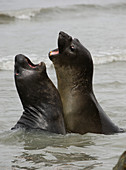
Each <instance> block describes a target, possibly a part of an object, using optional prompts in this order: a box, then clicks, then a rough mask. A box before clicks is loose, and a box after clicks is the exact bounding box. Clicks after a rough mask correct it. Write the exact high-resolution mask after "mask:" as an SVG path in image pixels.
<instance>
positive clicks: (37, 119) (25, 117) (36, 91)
mask: <svg viewBox="0 0 126 170" xmlns="http://www.w3.org/2000/svg"><path fill="white" fill-rule="evenodd" d="M14 74H15V83H16V87H17V91H18V94H19V97H20V99H21V102H22V105H23V109H24V111H23V114H22V116H21V118H20V119H19V120H18V122H17V124H16V125H15V126H14V127H13V128H12V129H17V128H25V129H40V130H44V131H48V132H53V133H57V134H65V126H64V119H63V107H62V102H61V98H60V95H59V93H58V90H57V89H56V88H55V86H54V85H53V83H52V81H51V80H50V79H49V77H48V75H47V73H46V66H45V64H44V63H43V62H41V63H40V64H38V65H34V64H33V63H32V62H31V61H30V59H28V58H27V57H26V56H24V55H22V54H19V55H17V56H16V57H15V71H14Z"/></svg>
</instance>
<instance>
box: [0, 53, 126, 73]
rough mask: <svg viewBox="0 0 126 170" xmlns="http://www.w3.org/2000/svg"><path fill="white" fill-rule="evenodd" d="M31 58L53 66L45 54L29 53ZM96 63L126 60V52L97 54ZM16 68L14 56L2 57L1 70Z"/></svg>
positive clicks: (34, 61) (48, 66)
mask: <svg viewBox="0 0 126 170" xmlns="http://www.w3.org/2000/svg"><path fill="white" fill-rule="evenodd" d="M27 56H30V59H31V61H32V62H33V63H36V64H37V63H40V62H41V61H43V62H45V64H46V67H47V69H48V68H50V67H51V66H52V62H51V61H50V60H49V59H48V58H45V57H44V55H43V56H38V55H37V54H28V55H27ZM93 61H94V64H96V65H99V64H107V63H111V62H118V61H120V62H121V61H126V54H122V55H121V54H120V55H119V54H112V55H110V54H108V55H107V54H106V55H104V56H103V55H97V56H94V57H93ZM13 69H14V56H13V55H9V56H6V57H1V58H0V70H13Z"/></svg>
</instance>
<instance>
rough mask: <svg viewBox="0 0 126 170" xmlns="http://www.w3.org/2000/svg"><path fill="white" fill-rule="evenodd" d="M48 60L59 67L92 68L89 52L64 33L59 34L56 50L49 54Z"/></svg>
mask: <svg viewBox="0 0 126 170" xmlns="http://www.w3.org/2000/svg"><path fill="white" fill-rule="evenodd" d="M49 58H50V60H52V62H53V63H54V65H57V64H59V65H60V66H63V65H64V66H69V65H70V66H71V67H72V66H74V67H75V66H76V67H78V66H79V67H80V66H82V67H83V66H84V65H88V66H89V67H92V66H93V63H92V58H91V55H90V52H89V51H88V50H87V49H86V48H85V47H84V46H83V45H82V44H81V43H80V41H79V40H78V39H76V38H74V39H73V38H72V37H71V36H69V35H68V34H66V33H64V32H62V31H61V32H60V33H59V37H58V48H57V49H55V50H53V51H51V52H49Z"/></svg>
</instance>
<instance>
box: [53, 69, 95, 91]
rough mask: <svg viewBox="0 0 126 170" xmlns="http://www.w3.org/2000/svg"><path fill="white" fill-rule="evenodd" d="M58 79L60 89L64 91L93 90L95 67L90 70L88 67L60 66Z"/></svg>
mask: <svg viewBox="0 0 126 170" xmlns="http://www.w3.org/2000/svg"><path fill="white" fill-rule="evenodd" d="M56 74H57V79H58V89H59V91H60V92H61V91H62V92H63V93H64V91H66V89H69V90H68V91H69V92H70V93H71V92H76V91H79V92H80V93H89V92H92V76H93V68H92V69H91V70H90V71H89V70H87V69H86V68H72V67H60V68H56Z"/></svg>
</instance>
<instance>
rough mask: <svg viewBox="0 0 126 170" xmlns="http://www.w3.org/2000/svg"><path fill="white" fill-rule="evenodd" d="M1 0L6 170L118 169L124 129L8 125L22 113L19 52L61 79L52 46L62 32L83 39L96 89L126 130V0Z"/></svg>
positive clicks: (2, 158) (1, 146)
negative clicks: (74, 130)
mask: <svg viewBox="0 0 126 170" xmlns="http://www.w3.org/2000/svg"><path fill="white" fill-rule="evenodd" d="M28 2H29V3H27V2H26V1H21V0H19V1H18V3H17V1H15V0H12V1H11V2H10V1H8V0H1V2H0V38H1V43H0V79H1V80H0V151H1V152H0V169H2V170H8V169H14V170H15V169H16V170H18V169H87V170H88V169H96V170H101V169H102V170H106V169H107V170H109V169H112V168H113V167H114V166H115V164H116V162H117V160H118V158H119V156H120V155H121V154H122V152H123V151H124V150H125V149H126V144H125V139H126V134H125V133H123V134H115V135H99V134H91V133H88V134H85V135H79V134H67V135H65V136H62V135H55V134H49V133H48V134H44V133H41V134H40V133H38V132H29V133H28V132H27V133H25V132H24V131H10V129H11V127H13V126H14V125H15V123H16V122H17V121H18V119H19V117H20V116H21V114H22V105H21V102H20V99H19V97H18V94H17V91H16V88H15V84H14V78H13V67H14V56H15V55H16V54H19V53H23V54H25V55H27V56H28V57H29V58H30V59H32V61H33V62H36V63H37V62H40V61H44V62H46V65H47V71H48V74H49V77H50V78H51V79H52V81H53V82H54V84H55V85H56V77H55V71H54V68H53V66H52V64H51V62H50V60H49V59H48V52H49V51H50V50H51V49H54V48H56V46H57V40H56V39H57V36H58V32H59V31H60V30H63V31H66V32H67V33H69V34H70V35H72V36H74V37H77V38H78V39H79V40H80V41H81V42H82V44H83V45H84V46H85V47H87V48H88V49H89V50H90V52H91V54H92V56H93V60H94V64H95V65H94V69H95V71H94V80H93V82H94V91H95V95H96V97H97V99H98V101H99V103H100V104H101V106H102V107H103V109H104V111H105V112H106V113H107V114H108V115H109V117H110V118H111V119H112V121H113V122H114V123H115V124H116V125H118V126H120V127H123V128H125V129H126V118H125V115H126V104H125V103H126V76H125V73H126V34H125V30H126V10H125V7H126V3H125V1H124V0H109V1H106V0H103V1H100V0H95V1H93V0H92V1H91V0H90V1H86V0H85V1H83V0H79V1H73V0H69V1H66V0H65V1H63V0H62V1H61V0H58V1H57V0H56V1H55V2H51V1H44V0H41V1H40V0H37V1H35V0H31V1H28Z"/></svg>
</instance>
